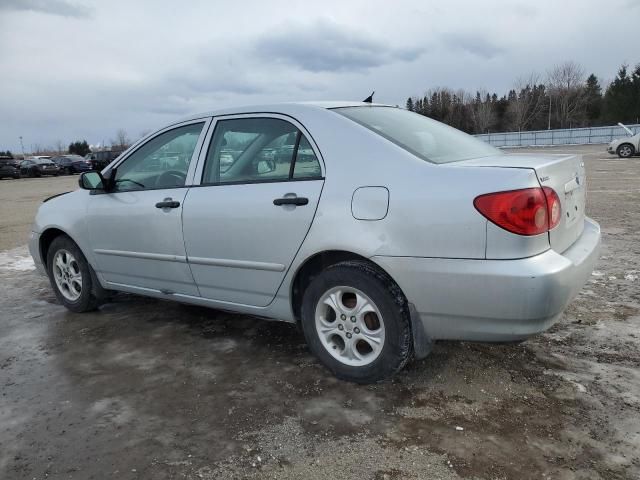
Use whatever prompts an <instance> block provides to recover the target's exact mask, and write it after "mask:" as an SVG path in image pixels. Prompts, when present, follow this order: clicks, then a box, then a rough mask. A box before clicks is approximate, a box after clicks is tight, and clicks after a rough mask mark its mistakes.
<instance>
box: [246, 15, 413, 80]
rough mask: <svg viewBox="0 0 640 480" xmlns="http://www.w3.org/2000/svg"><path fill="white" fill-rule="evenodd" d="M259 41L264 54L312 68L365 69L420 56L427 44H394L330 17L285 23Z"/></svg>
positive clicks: (325, 69) (260, 49)
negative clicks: (311, 22) (410, 46)
mask: <svg viewBox="0 0 640 480" xmlns="http://www.w3.org/2000/svg"><path fill="white" fill-rule="evenodd" d="M273 31H274V32H277V33H272V34H268V35H265V36H263V37H262V38H261V39H259V40H258V41H257V42H256V46H255V50H256V52H257V53H258V54H259V55H260V56H263V57H266V58H271V59H275V60H278V61H281V62H284V63H288V64H291V65H294V66H296V67H298V68H300V69H302V70H307V71H310V72H344V71H358V70H366V69H369V68H373V67H379V66H382V65H386V64H389V63H394V62H397V61H404V62H410V61H413V60H415V59H417V58H418V57H419V56H420V55H421V54H422V53H423V52H424V48H394V47H390V46H388V45H385V44H383V43H382V42H379V41H377V40H375V39H372V38H369V37H368V36H366V35H363V34H362V33H358V32H357V31H356V30H355V29H354V28H352V27H344V26H340V25H338V24H336V23H334V22H331V21H328V20H318V21H317V22H315V23H314V24H312V25H292V24H285V25H282V26H280V27H279V28H275V29H273Z"/></svg>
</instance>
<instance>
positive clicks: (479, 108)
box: [406, 62, 640, 133]
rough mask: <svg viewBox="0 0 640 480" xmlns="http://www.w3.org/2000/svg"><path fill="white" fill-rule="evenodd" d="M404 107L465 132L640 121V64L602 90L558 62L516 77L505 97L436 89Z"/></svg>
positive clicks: (580, 70) (581, 72) (577, 69)
mask: <svg viewBox="0 0 640 480" xmlns="http://www.w3.org/2000/svg"><path fill="white" fill-rule="evenodd" d="M406 108H407V109H408V110H411V111H413V112H416V113H419V114H421V115H425V116H427V117H430V118H433V119H435V120H439V121H441V122H444V123H446V124H448V125H451V126H453V127H455V128H458V129H460V130H463V131H465V132H467V133H490V132H506V131H524V130H544V129H547V128H552V129H555V128H575V127H588V126H598V125H612V124H616V123H618V122H623V123H640V64H638V65H636V66H635V68H634V69H632V70H631V71H630V70H629V67H628V65H625V64H623V65H622V66H621V67H620V69H619V70H618V73H617V75H616V77H615V79H614V80H613V81H612V82H610V83H609V84H608V85H607V86H606V88H604V89H603V87H602V85H601V83H600V80H599V79H598V77H597V76H596V75H595V74H593V73H592V74H590V75H588V76H587V75H585V70H584V68H583V67H582V66H581V65H579V64H577V63H575V62H565V63H562V64H560V65H556V66H554V67H553V68H552V69H550V70H549V71H548V72H547V74H546V75H545V76H544V77H543V76H541V75H540V74H537V73H532V74H530V75H529V76H527V77H520V78H518V79H516V81H515V82H514V84H513V87H512V88H511V89H510V90H509V92H508V93H507V94H506V95H502V96H501V97H499V96H498V95H497V94H496V93H495V92H493V93H489V92H488V91H486V90H478V91H476V92H475V95H474V94H471V93H469V92H467V91H465V90H452V89H450V88H434V89H430V90H428V91H427V92H426V93H425V94H424V96H422V97H409V98H408V99H407V103H406Z"/></svg>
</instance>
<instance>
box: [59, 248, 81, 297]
mask: <svg viewBox="0 0 640 480" xmlns="http://www.w3.org/2000/svg"><path fill="white" fill-rule="evenodd" d="M53 278H54V279H55V282H56V286H57V287H58V290H60V293H61V294H62V295H63V296H64V298H66V299H67V300H69V301H71V302H75V301H76V300H78V298H80V295H82V272H81V271H80V265H79V264H78V261H77V260H76V259H75V257H74V256H73V255H72V254H71V253H70V252H69V251H67V250H58V251H57V252H56V254H55V257H54V258H53Z"/></svg>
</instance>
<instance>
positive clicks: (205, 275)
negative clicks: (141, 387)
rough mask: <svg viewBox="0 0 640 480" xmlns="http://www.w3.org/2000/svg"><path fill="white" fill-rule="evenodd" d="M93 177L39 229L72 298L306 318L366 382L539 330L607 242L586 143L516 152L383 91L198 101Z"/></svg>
mask: <svg viewBox="0 0 640 480" xmlns="http://www.w3.org/2000/svg"><path fill="white" fill-rule="evenodd" d="M276 153H277V154H276ZM79 182H80V189H78V190H76V191H74V192H71V193H67V194H64V195H61V196H57V197H55V198H52V199H49V200H48V201H45V202H44V203H43V204H42V206H41V207H40V209H39V211H38V214H37V216H36V220H35V224H34V227H33V232H32V234H31V238H30V243H29V247H30V251H31V255H32V256H33V258H34V261H35V263H36V265H37V267H38V269H39V270H40V271H41V272H42V273H43V274H46V275H48V277H49V279H50V282H51V286H52V288H53V289H54V291H55V294H56V296H57V298H58V300H59V301H60V302H61V303H62V304H63V305H65V306H66V307H67V308H68V309H70V310H72V311H74V312H84V311H88V310H92V309H95V308H97V307H98V306H99V305H100V304H101V303H103V302H104V301H106V300H107V299H108V298H109V292H110V291H123V292H129V293H134V294H140V295H146V296H151V297H156V298H160V299H164V300H175V301H178V302H184V303H191V304H197V305H203V306H208V307H212V308H216V309H224V310H230V311H235V312H241V313H245V314H252V315H259V316H263V317H268V318H273V319H277V320H283V321H286V322H292V323H298V324H299V325H300V326H301V328H302V331H303V332H304V335H305V338H306V340H307V342H308V345H309V348H310V349H311V351H312V352H313V353H314V354H315V355H316V356H317V357H318V358H319V359H320V361H321V362H322V363H323V364H324V365H326V366H327V367H328V368H329V369H330V370H331V371H332V372H333V373H334V374H335V375H337V376H338V377H339V378H342V379H347V380H351V381H355V382H359V383H367V382H374V381H378V380H381V379H383V378H386V377H389V376H390V375H392V374H393V373H395V372H397V371H398V370H400V369H401V368H402V367H403V366H404V365H405V364H406V362H407V361H408V360H409V359H410V358H412V356H413V357H417V358H422V357H424V356H426V355H427V354H428V352H429V350H430V347H431V345H432V344H433V342H434V341H435V340H440V339H447V340H470V341H490V342H495V341H498V342H509V341H519V340H523V339H526V338H527V337H529V336H531V335H533V334H536V333H539V332H542V331H544V330H545V329H547V328H549V327H550V326H551V325H552V324H553V323H554V322H555V321H556V320H557V319H558V318H559V317H560V315H561V314H562V311H563V309H564V308H565V307H566V306H567V304H568V303H569V302H570V301H571V299H572V298H574V297H575V295H576V294H577V293H578V291H579V290H580V289H581V288H582V286H583V284H584V283H585V281H586V279H587V278H588V277H589V275H590V274H591V271H592V269H593V267H594V264H595V262H596V259H597V255H598V250H599V245H600V229H599V226H598V224H597V223H595V222H594V221H593V220H591V219H589V218H587V217H586V216H585V199H586V195H585V193H586V192H585V168H584V163H583V161H582V158H581V157H580V156H579V155H547V154H517V155H513V154H504V153H502V152H500V151H498V150H496V149H495V148H493V147H491V146H489V145H488V144H485V143H483V142H481V141H479V140H477V139H475V138H473V137H471V136H469V135H466V134H464V133H462V132H460V131H458V130H455V129H453V128H451V127H448V126H446V125H443V124H441V123H439V122H436V121H434V120H431V119H429V118H426V117H424V116H421V115H418V114H415V113H411V112H408V111H406V110H403V109H400V108H397V107H391V106H387V105H378V104H369V103H344V102H343V103H315V104H281V105H269V106H255V107H245V108H237V109H228V110H222V111H216V112H211V113H206V114H202V115H196V116H193V117H191V118H188V119H185V120H182V121H180V122H177V123H174V124H171V125H169V126H167V127H166V128H163V129H162V130H159V131H157V132H155V133H153V134H151V135H149V136H147V137H146V138H144V139H142V140H140V141H139V142H137V143H136V144H135V145H133V146H132V147H131V148H129V150H127V151H126V152H124V153H123V154H122V155H121V156H120V157H118V159H116V160H115V161H114V162H112V163H111V164H110V165H109V166H107V167H106V168H105V169H104V170H103V171H102V172H101V173H98V172H86V173H83V174H82V175H81V177H80V179H79Z"/></svg>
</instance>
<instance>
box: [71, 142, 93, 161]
mask: <svg viewBox="0 0 640 480" xmlns="http://www.w3.org/2000/svg"><path fill="white" fill-rule="evenodd" d="M90 152H91V149H90V148H89V144H88V143H87V141H86V140H83V141H76V142H71V143H70V144H69V153H70V154H75V155H80V156H81V157H84V156H85V155H86V154H87V153H90Z"/></svg>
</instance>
